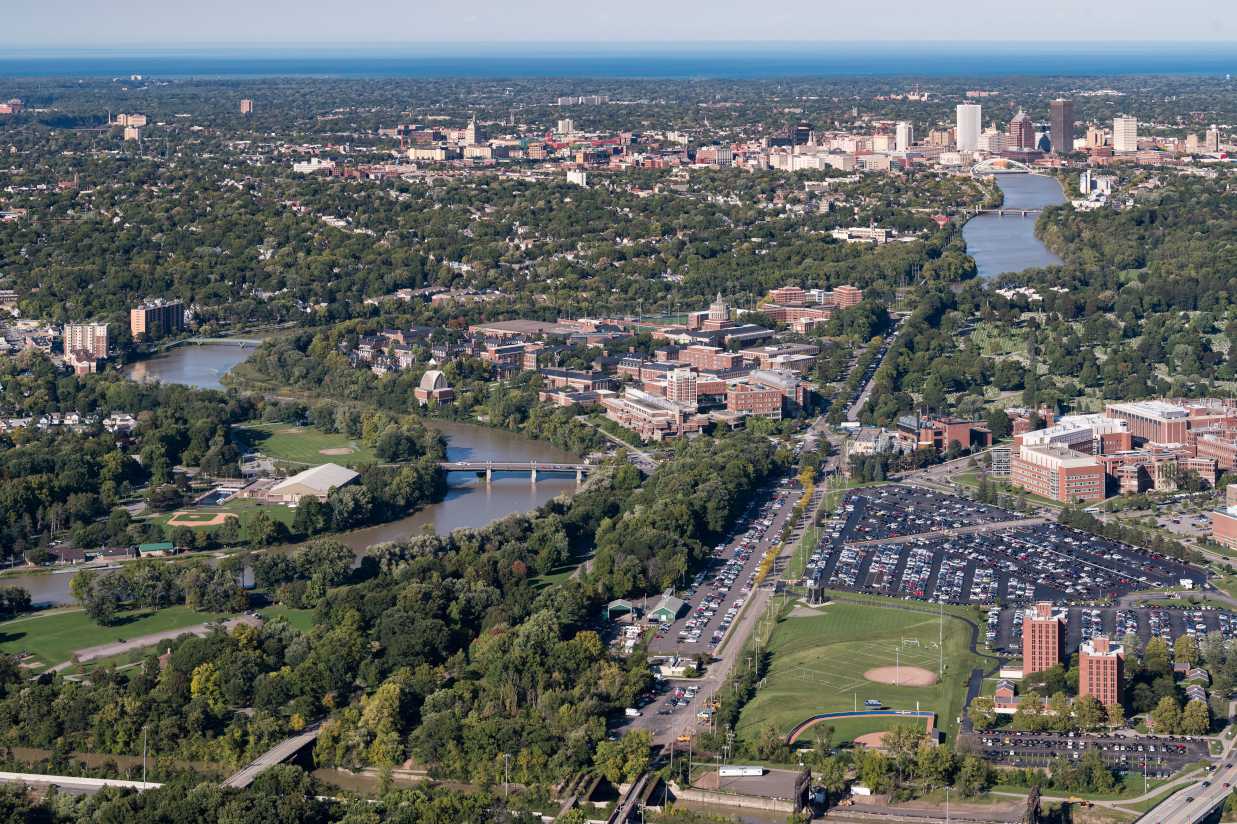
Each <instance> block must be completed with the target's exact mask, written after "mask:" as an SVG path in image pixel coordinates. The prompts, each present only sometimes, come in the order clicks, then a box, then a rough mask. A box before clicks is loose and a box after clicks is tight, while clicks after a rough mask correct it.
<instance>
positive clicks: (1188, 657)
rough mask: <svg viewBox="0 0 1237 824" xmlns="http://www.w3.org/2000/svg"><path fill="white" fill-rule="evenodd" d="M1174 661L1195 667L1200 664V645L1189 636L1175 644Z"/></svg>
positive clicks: (1181, 638)
mask: <svg viewBox="0 0 1237 824" xmlns="http://www.w3.org/2000/svg"><path fill="white" fill-rule="evenodd" d="M1173 660H1174V661H1176V662H1177V663H1179V664H1189V665H1190V666H1194V665H1195V664H1197V663H1198V643H1197V642H1196V641H1195V640H1194V639H1193V638H1192V637H1190V636H1189V635H1183V636H1181V637H1180V638H1178V639H1177V640H1176V641H1174V642H1173Z"/></svg>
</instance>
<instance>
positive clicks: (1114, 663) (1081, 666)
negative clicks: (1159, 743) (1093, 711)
mask: <svg viewBox="0 0 1237 824" xmlns="http://www.w3.org/2000/svg"><path fill="white" fill-rule="evenodd" d="M1024 672H1025V670H1024ZM1084 695H1094V696H1095V697H1096V699H1097V700H1098V701H1099V702H1100V703H1101V704H1103V705H1104V706H1105V707H1110V706H1112V705H1113V704H1120V703H1121V702H1122V701H1123V700H1124V698H1125V648H1124V647H1121V646H1118V645H1115V644H1113V643H1112V642H1111V641H1109V640H1108V638H1106V637H1104V636H1102V635H1100V636H1096V637H1095V638H1092V639H1091V640H1089V641H1083V642H1082V644H1081V645H1080V646H1079V647H1078V696H1079V697H1080V698H1081V697H1082V696H1084Z"/></svg>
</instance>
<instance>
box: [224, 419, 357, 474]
mask: <svg viewBox="0 0 1237 824" xmlns="http://www.w3.org/2000/svg"><path fill="white" fill-rule="evenodd" d="M233 431H234V432H235V433H236V436H237V438H239V439H240V441H241V442H242V443H244V444H246V445H248V446H251V447H253V448H254V449H257V450H258V451H259V452H261V453H262V454H263V455H266V456H267V457H268V458H271V459H273V460H276V461H287V462H289V463H298V464H308V465H317V464H324V463H334V464H339V465H340V466H353V465H355V464H358V463H371V462H373V461H375V460H377V458H376V456H375V455H374V450H372V449H369V448H367V447H365V446H362V445H361V441H360V439H359V438H349V437H348V436H347V435H324V434H323V433H321V432H319V431H318V430H316V429H309V428H302V427H296V426H288V425H286V424H275V425H272V426H266V427H261V428H252V429H251V428H245V429H236V430H233Z"/></svg>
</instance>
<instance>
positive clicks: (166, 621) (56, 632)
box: [0, 605, 313, 674]
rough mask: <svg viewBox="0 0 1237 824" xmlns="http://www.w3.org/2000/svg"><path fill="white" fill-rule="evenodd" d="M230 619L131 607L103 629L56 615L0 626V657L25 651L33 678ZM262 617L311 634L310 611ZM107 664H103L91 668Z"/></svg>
mask: <svg viewBox="0 0 1237 824" xmlns="http://www.w3.org/2000/svg"><path fill="white" fill-rule="evenodd" d="M231 615H232V613H227V614H223V613H214V612H195V611H194V610H191V609H188V608H187V607H184V606H180V605H176V606H169V607H163V608H162V609H158V610H152V609H146V608H141V607H136V606H129V607H125V608H122V609H120V610H118V611H117V613H116V619H115V621H114V622H113V623H112V625H111V626H106V627H101V626H98V625H97V624H94V623H92V622H91V621H90V619H89V618H87V617H86V611H85V610H82V609H68V610H55V611H52V612H48V613H37V614H35V615H33V616H23V617H21V618H16V619H13V620H10V621H5V622H3V623H0V652H5V653H8V654H9V655H13V656H16V655H19V654H20V653H21V652H22V651H23V650H24V651H26V652H27V653H29V654H30V657H28V658H27V659H25V661H23V662H22V663H23V665H24V666H25V667H26V668H27V671H28V672H30V673H32V674H37V673H40V672H43V671H44V670H46V669H47V668H48V667H54V666H56V665H57V664H63V663H65V662H66V661H69V660H71V659H72V658H73V653H74V652H76V651H78V650H82V649H87V648H89V647H95V646H100V645H102V644H111V643H113V642H115V641H117V639H119V638H127V639H133V638H141V637H143V636H146V635H155V634H158V633H165V632H173V631H177V630H186V631H187V630H190V629H200V628H201V627H202V624H203V622H204V621H217V620H220V619H222V618H226V617H231ZM262 615H263V617H265V618H266V619H267V620H270V619H273V618H275V617H276V616H277V615H283V616H285V617H286V618H287V619H288V621H289V623H291V624H292V625H293V626H295V627H296V628H297V629H300V630H302V631H303V632H309V630H310V627H311V626H312V619H313V613H312V612H311V611H309V610H294V609H286V608H283V607H268V608H264V609H263V610H262ZM107 663H108V662H107V661H106V660H103V661H99V662H96V664H95V665H106V664H107Z"/></svg>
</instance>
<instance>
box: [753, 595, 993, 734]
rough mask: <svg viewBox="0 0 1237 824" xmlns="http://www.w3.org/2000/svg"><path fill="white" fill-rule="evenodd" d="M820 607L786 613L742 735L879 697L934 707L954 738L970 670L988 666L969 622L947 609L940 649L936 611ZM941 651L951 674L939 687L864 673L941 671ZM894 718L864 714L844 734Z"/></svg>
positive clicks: (784, 728) (903, 705) (901, 705)
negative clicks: (974, 647)
mask: <svg viewBox="0 0 1237 824" xmlns="http://www.w3.org/2000/svg"><path fill="white" fill-rule="evenodd" d="M818 611H819V612H820V613H821V614H820V615H819V616H814V617H793V618H792V617H787V618H783V619H782V620H781V622H780V623H779V624H778V627H777V631H776V633H775V634H774V636H773V640H772V644H771V646H770V649H769V652H770V655H769V656H767V657H764V659H763V660H764V664H765V666H766V668H767V673H768V674H767V675H765V677H764V680H763V683H762V686H761V687H760V688H759V689H758V690H757V691H756V695H755V696H754V697H753V698H752V700H751V701H750V702H748V704H747V706H746V707H745V708H744V709H743V713H742V715H741V716H740V718H739V724H738V729H737V732H738V734H739V735H740V736H742V737H745V738H754V737H755V736H757V735H758V734H759V733H760V728H761V726H762V725H764V724H765V723H769V722H772V723H773V724H774V725H775V726H776V727H777V728H778V730H779V731H781V732H782V733H786V732H789V731H790V730H791V728H793V727H794V726H795V725H796V724H798V723H799V722H801V721H803V720H804V719H806V718H808V717H809V716H812V715H817V714H820V713H826V712H848V711H854V710H855V709H856V708H858V709H860V710H862V709H864V702H865V701H868V700H872V699H875V700H879V701H880V702H881V705H882V707H883V708H884V709H893V710H915V709H919V710H922V711H931V712H935V713H936V716H937V719H936V723H937V725H938V726H939V727H940V728H941V729H943V730H944V731H945V733H946V735H947V737H948V738H950V739H951V738H952V735H953V733H954V732H955V731H956V730H957V726H958V725H957V717H958V716H959V715H960V714H961V712H962V705H963V703H964V702H965V700H966V684H967V682H968V680H969V678H970V673H971V669H972V668H973V667H975V666H982V659H980V658H978V657H977V656H974V655H972V654H971V653H970V651H969V649H968V647H969V644H970V639H971V627H970V626H969V625H968V624H965V623H963V622H962V621H959V620H951V619H950V616H949V615H948V614H946V615H945V619H944V628H943V630H944V644H943V649H942V646H941V645H940V644H939V643H938V638H939V637H940V634H941V628H940V622H939V620H938V618H937V617H936V616H932V615H925V614H923V613H917V612H905V611H901V610H894V609H886V608H882V607H866V606H858V605H852V604H830V605H827V606H824V607H821V608H819V610H818ZM942 653H943V656H942ZM942 657H943V659H944V663H945V677H944V679H943V680H941V681H938V683H936V684H935V685H933V686H924V687H915V686H897V685H894V684H883V683H877V682H874V681H869V680H868V679H866V678H864V673H865V672H867V671H868V670H872V669H876V668H880V667H895V668H896V667H898V666H900V665H906V666H908V667H919V668H922V669H926V670H931V671H932V672H936V671H937V670H938V669H939V667H940V665H941V660H942ZM741 665H742V662H741ZM916 702H918V705H917V704H916ZM892 723H894V722H881V721H880V720H873V721H869V720H866V719H865V720H864V721H863V722H862V723H854V727H855V729H853V730H852V729H850V728H849V727H848V728H847V729H846V731H845V733H843V734H844V735H845V736H846V737H847V738H849V736H852V735H858V734H862V733H867V732H874V731H876V730H879V729H887V728H888V725H889V724H892ZM841 732H842V730H841V729H839V733H841ZM842 740H846V738H843V739H839V741H842Z"/></svg>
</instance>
